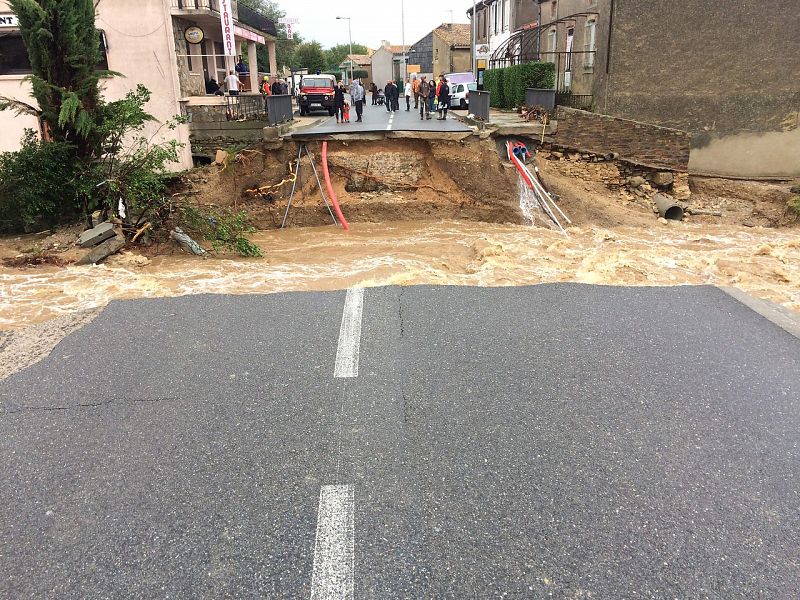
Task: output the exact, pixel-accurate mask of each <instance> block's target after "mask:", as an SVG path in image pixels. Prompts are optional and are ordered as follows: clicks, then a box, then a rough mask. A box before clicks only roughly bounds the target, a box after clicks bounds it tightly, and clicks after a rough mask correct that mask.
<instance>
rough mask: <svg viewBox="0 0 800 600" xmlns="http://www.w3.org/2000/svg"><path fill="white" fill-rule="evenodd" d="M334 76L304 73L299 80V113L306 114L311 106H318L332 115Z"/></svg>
mask: <svg viewBox="0 0 800 600" xmlns="http://www.w3.org/2000/svg"><path fill="white" fill-rule="evenodd" d="M335 85H336V78H335V77H334V76H333V75H304V76H303V78H302V79H301V80H300V94H299V96H298V99H297V100H298V104H300V114H301V115H307V114H308V113H309V111H310V110H311V107H312V106H319V107H320V108H324V109H326V110H327V111H328V114H329V115H333V87H334V86H335Z"/></svg>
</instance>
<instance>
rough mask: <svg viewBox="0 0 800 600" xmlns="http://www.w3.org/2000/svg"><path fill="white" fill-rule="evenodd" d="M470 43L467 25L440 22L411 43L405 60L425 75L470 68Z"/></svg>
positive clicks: (455, 71)
mask: <svg viewBox="0 0 800 600" xmlns="http://www.w3.org/2000/svg"><path fill="white" fill-rule="evenodd" d="M470 44H471V33H470V26H469V24H466V23H442V24H441V25H439V27H437V28H436V29H434V30H433V31H431V32H430V33H429V34H428V35H426V36H425V37H423V38H422V39H421V40H419V41H418V42H416V43H415V44H412V45H411V48H410V50H409V59H408V60H409V62H410V63H411V64H414V65H419V72H420V73H421V74H426V75H435V76H438V75H439V74H441V73H458V72H462V71H472V51H471V47H470Z"/></svg>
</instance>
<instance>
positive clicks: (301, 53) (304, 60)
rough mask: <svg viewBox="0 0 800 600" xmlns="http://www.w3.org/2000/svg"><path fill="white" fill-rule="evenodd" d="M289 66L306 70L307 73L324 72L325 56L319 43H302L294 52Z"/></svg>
mask: <svg viewBox="0 0 800 600" xmlns="http://www.w3.org/2000/svg"><path fill="white" fill-rule="evenodd" d="M291 66H292V68H294V69H308V72H309V73H314V72H316V71H324V70H325V54H324V52H323V51H322V46H321V45H320V43H319V42H303V43H302V44H299V45H298V46H297V48H295V50H294V55H293V56H292V62H291Z"/></svg>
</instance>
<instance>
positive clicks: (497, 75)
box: [483, 62, 556, 108]
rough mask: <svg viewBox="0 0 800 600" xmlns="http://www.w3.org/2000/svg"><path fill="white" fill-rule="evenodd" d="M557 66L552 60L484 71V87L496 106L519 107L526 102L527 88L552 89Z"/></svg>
mask: <svg viewBox="0 0 800 600" xmlns="http://www.w3.org/2000/svg"><path fill="white" fill-rule="evenodd" d="M555 80H556V66H555V64H553V63H551V62H530V63H525V64H522V65H514V66H512V67H506V68H504V69H489V70H487V71H484V73H483V87H484V89H485V90H487V91H488V92H489V93H490V94H491V96H490V98H491V104H492V106H493V107H495V108H517V107H518V106H522V105H523V104H525V88H538V89H545V90H552V89H553V87H554V85H555Z"/></svg>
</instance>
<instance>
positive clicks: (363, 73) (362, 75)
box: [353, 69, 369, 79]
mask: <svg viewBox="0 0 800 600" xmlns="http://www.w3.org/2000/svg"><path fill="white" fill-rule="evenodd" d="M367 77H369V71H367V70H366V69H355V70H354V71H353V79H366V78H367Z"/></svg>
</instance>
